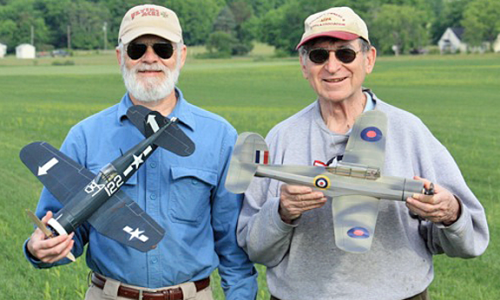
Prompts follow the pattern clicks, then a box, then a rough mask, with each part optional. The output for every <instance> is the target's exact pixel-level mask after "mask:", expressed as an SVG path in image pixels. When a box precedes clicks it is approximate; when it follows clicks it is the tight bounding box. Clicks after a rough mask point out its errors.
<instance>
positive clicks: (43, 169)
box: [38, 157, 59, 176]
mask: <svg viewBox="0 0 500 300" xmlns="http://www.w3.org/2000/svg"><path fill="white" fill-rule="evenodd" d="M58 162H59V161H58V160H57V158H55V157H52V159H51V160H49V161H48V162H46V163H45V165H43V166H41V167H38V176H42V175H47V171H48V170H50V169H51V168H52V167H53V166H55V165H56V164H57V163H58Z"/></svg>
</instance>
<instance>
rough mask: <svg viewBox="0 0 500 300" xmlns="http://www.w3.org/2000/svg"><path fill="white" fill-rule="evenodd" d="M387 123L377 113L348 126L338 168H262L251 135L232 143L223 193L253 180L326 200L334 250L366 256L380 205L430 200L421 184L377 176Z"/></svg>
mask: <svg viewBox="0 0 500 300" xmlns="http://www.w3.org/2000/svg"><path fill="white" fill-rule="evenodd" d="M386 133H387V117H386V115H385V114H384V113H383V112H381V111H375V110H374V111H369V112H366V113H364V114H362V115H361V116H360V117H359V118H358V119H357V120H356V123H355V124H354V127H353V129H352V132H351V135H350V138H349V140H348V142H347V146H346V150H345V154H344V155H343V159H342V161H341V162H338V163H337V164H336V165H335V166H327V167H323V166H291V165H268V155H269V154H268V147H267V144H266V142H265V140H264V139H263V138H262V137H261V136H260V135H258V134H256V133H249V132H245V133H242V134H241V135H240V136H239V137H238V140H237V142H236V146H235V149H234V152H233V156H232V158H231V164H230V167H229V172H228V175H227V178H226V189H228V190H229V191H231V192H233V193H243V192H245V190H246V189H247V188H248V186H249V185H250V182H251V181H252V178H253V176H256V177H268V178H272V179H276V180H279V181H283V182H285V183H288V184H295V185H305V186H310V187H312V188H314V189H317V190H321V191H322V192H323V193H324V194H325V196H327V197H329V198H331V199H332V210H333V227H334V235H335V243H336V245H337V247H339V248H340V249H342V250H344V251H348V252H357V253H362V252H366V251H368V250H370V247H371V244H372V239H373V234H374V231H375V224H376V221H377V215H378V205H379V200H380V199H387V200H398V201H406V199H407V198H408V197H411V196H412V195H413V194H415V193H425V194H432V193H433V190H432V189H433V188H432V187H431V188H429V190H426V189H425V188H424V184H423V182H421V181H417V180H413V179H406V178H401V177H392V176H382V175H381V170H382V167H383V166H384V160H385V141H386Z"/></svg>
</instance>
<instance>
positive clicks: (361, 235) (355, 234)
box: [347, 227, 370, 239]
mask: <svg viewBox="0 0 500 300" xmlns="http://www.w3.org/2000/svg"><path fill="white" fill-rule="evenodd" d="M347 235H348V236H349V237H352V238H354V239H367V238H369V237H370V233H369V232H368V230H367V229H366V228H363V227H353V228H351V229H349V230H348V231H347Z"/></svg>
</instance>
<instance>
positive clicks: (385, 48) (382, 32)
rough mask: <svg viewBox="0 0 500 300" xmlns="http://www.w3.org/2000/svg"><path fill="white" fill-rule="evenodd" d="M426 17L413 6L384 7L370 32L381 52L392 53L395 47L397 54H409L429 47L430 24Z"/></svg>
mask: <svg viewBox="0 0 500 300" xmlns="http://www.w3.org/2000/svg"><path fill="white" fill-rule="evenodd" d="M425 15H426V14H425V12H423V11H420V10H418V9H416V8H414V7H411V6H398V5H393V4H384V5H382V7H381V8H380V10H379V11H378V12H377V15H376V17H375V19H374V20H373V24H372V26H371V30H370V33H371V36H373V37H374V40H376V41H377V44H376V46H377V48H378V49H379V51H380V52H382V53H391V52H392V48H393V46H395V47H396V49H397V52H396V53H408V52H409V51H410V50H413V49H420V48H421V47H423V46H425V45H427V42H428V27H430V23H428V22H427V20H428V19H427V18H426V17H425ZM372 43H373V41H372Z"/></svg>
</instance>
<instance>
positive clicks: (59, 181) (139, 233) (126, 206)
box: [20, 142, 165, 252]
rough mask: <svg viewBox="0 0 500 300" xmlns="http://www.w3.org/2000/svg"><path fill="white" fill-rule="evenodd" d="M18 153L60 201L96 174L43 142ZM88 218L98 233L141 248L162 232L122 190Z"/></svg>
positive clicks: (158, 239)
mask: <svg viewBox="0 0 500 300" xmlns="http://www.w3.org/2000/svg"><path fill="white" fill-rule="evenodd" d="M20 157H21V160H22V162H23V163H24V164H25V165H26V166H27V167H28V168H29V169H30V170H31V172H32V173H33V174H35V176H36V177H37V178H38V179H39V180H40V181H41V182H42V184H43V185H44V186H45V187H46V188H47V189H48V190H49V192H51V193H52V195H54V197H56V199H57V200H59V202H61V203H62V204H63V205H66V204H67V203H68V202H69V200H70V199H72V198H73V197H74V196H75V194H76V193H78V192H79V191H81V190H82V189H84V188H85V187H86V186H87V185H88V184H89V183H90V182H91V181H92V179H94V178H95V176H96V175H95V174H93V173H92V172H90V171H89V170H87V169H86V168H85V167H83V166H81V165H80V164H78V163H76V162H75V161H74V160H72V159H71V158H69V157H68V156H66V155H65V154H64V153H62V152H60V151H59V150H57V149H56V148H54V147H52V146H51V145H50V144H48V143H45V142H35V143H31V144H29V145H27V146H26V147H24V148H23V149H22V150H21V153H20ZM88 221H89V223H90V224H91V225H92V226H93V227H94V228H95V229H96V230H97V231H98V232H99V233H101V234H103V235H105V236H107V237H109V238H111V239H113V240H116V241H118V242H120V243H123V244H125V245H127V246H130V247H133V248H135V249H137V250H139V251H143V252H145V251H148V250H150V249H151V248H152V247H153V246H154V245H156V244H157V243H158V242H159V241H160V240H161V239H162V238H163V235H164V233H165V231H164V230H163V228H161V227H160V226H159V225H158V224H157V223H156V221H154V220H153V219H152V218H151V217H150V216H149V215H147V214H146V213H145V212H144V211H143V210H142V209H141V208H140V207H139V205H137V203H135V202H134V201H133V200H132V199H130V198H129V197H128V196H127V195H126V194H125V192H123V191H121V190H118V192H117V193H116V194H115V195H114V196H113V197H111V198H110V199H109V200H108V201H107V202H105V203H104V204H103V205H102V206H101V207H100V208H99V209H98V210H97V211H96V212H95V213H94V214H93V215H92V216H91V217H90V218H89V219H88Z"/></svg>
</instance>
